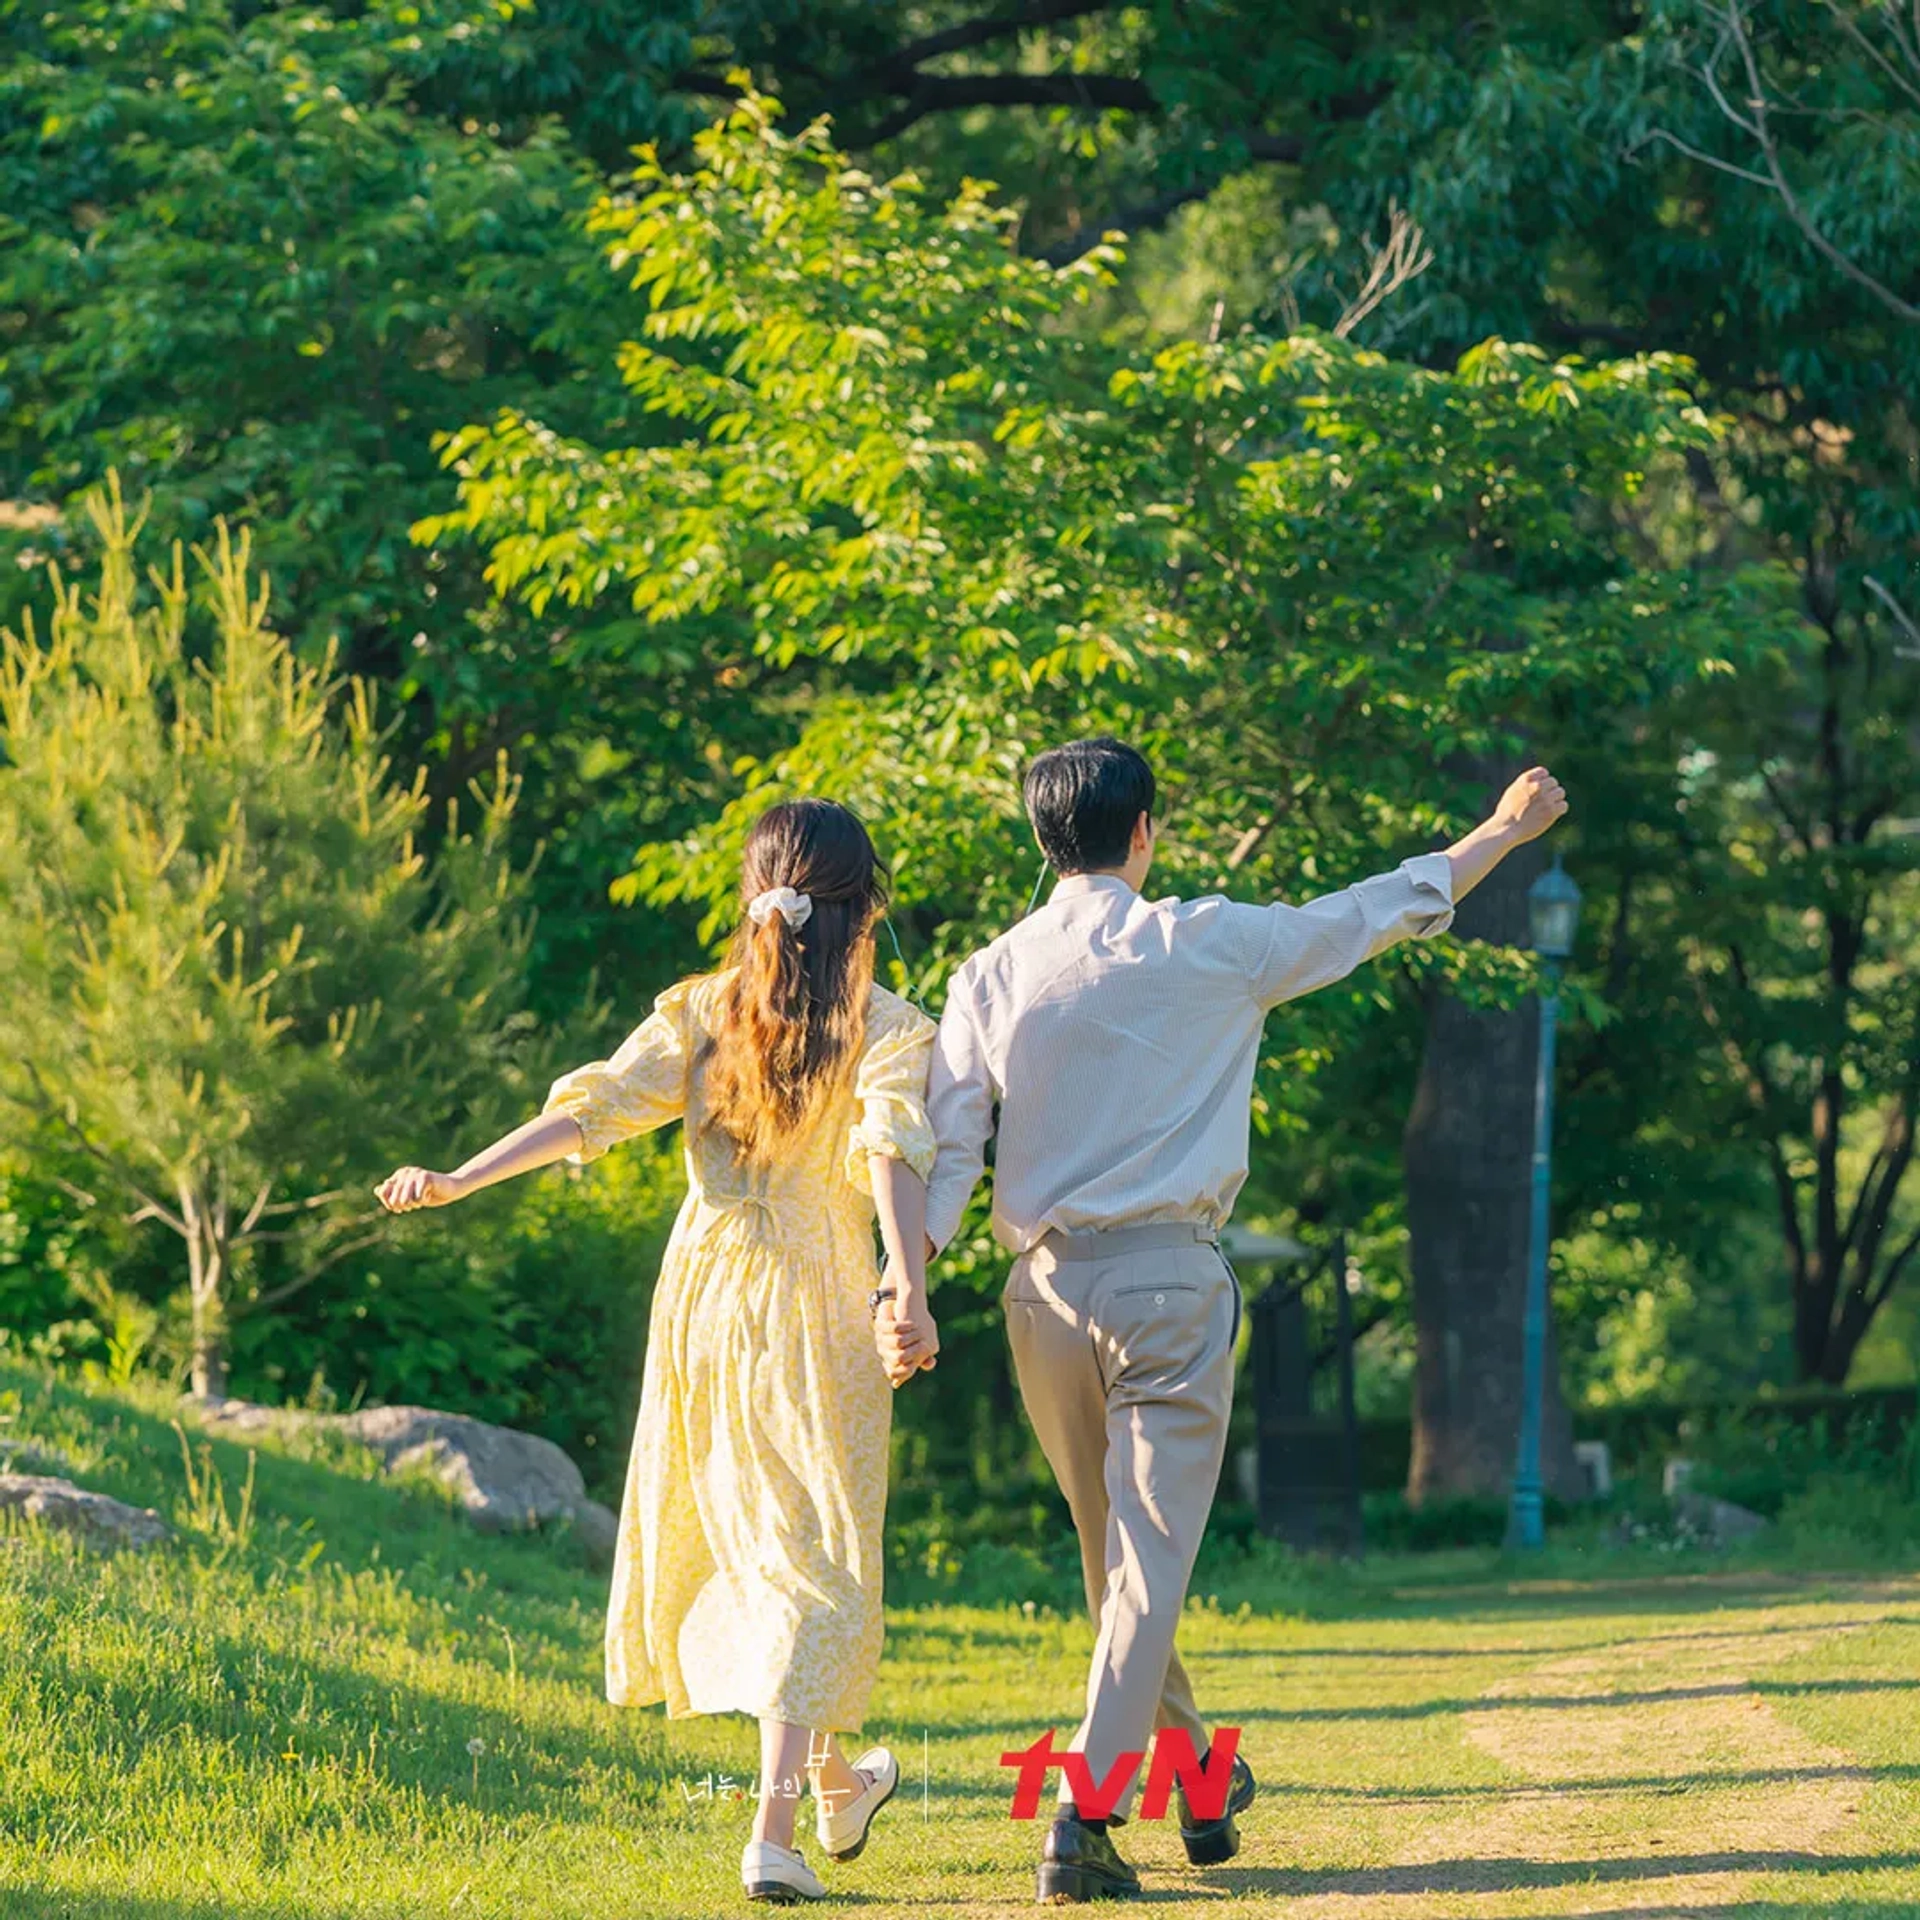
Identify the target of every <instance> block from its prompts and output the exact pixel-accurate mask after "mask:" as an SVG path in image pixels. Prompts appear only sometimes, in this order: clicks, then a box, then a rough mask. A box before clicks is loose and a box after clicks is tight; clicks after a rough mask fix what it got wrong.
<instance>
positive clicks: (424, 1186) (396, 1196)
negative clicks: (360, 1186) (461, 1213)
mask: <svg viewBox="0 0 1920 1920" xmlns="http://www.w3.org/2000/svg"><path fill="white" fill-rule="evenodd" d="M373 1191H374V1193H375V1195H376V1196H377V1197H378V1198H379V1201H380V1204H381V1205H382V1206H383V1207H385V1208H386V1210H387V1211H388V1212H389V1213H411V1212H412V1211H413V1210H414V1208H416V1207H444V1206H446V1205H447V1204H448V1202H449V1201H453V1200H458V1199H459V1198H460V1196H461V1194H463V1193H464V1192H465V1191H466V1189H465V1187H463V1186H462V1185H461V1183H460V1182H459V1181H458V1180H456V1179H455V1178H454V1177H453V1175H452V1174H450V1173H433V1172H430V1171H429V1170H428V1169H427V1168H425V1167H401V1168H400V1169H399V1170H398V1171H397V1172H394V1173H390V1174H388V1175H387V1177H386V1178H385V1179H384V1180H382V1181H381V1182H380V1184H379V1185H378V1186H377V1187H375V1188H374V1190H373Z"/></svg>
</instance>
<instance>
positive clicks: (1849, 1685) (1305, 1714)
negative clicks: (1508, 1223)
mask: <svg viewBox="0 0 1920 1920" xmlns="http://www.w3.org/2000/svg"><path fill="white" fill-rule="evenodd" d="M1915 1691H1920V1680H1798V1681H1794V1680H1727V1681H1716V1682H1715V1683H1713V1684H1712V1685H1710V1686H1702V1687H1650V1688H1648V1689H1646V1690H1645V1691H1644V1692H1638V1693H1483V1694H1474V1695H1472V1696H1470V1697H1467V1698H1462V1699H1442V1700H1412V1701H1396V1702H1393V1703H1391V1704H1389V1705H1384V1706H1354V1707H1248V1708H1246V1709H1244V1710H1243V1711H1242V1712H1241V1713H1240V1715H1239V1718H1240V1720H1242V1721H1253V1720H1273V1721H1302V1720H1305V1721H1312V1720H1428V1719H1433V1718H1436V1717H1437V1716H1439V1715H1442V1714H1450V1713H1505V1712H1508V1711H1510V1710H1512V1709H1515V1708H1521V1709H1544V1710H1546V1711H1548V1712H1552V1713H1560V1712H1564V1711H1567V1710H1569V1709H1572V1708H1575V1707H1658V1706H1668V1705H1673V1704H1676V1703H1678V1702H1680V1701H1685V1700H1738V1699H1741V1698H1743V1697H1744V1696H1746V1695H1747V1694H1752V1693H1757V1694H1760V1695H1763V1696H1765V1697H1766V1698H1769V1699H1780V1700H1793V1699H1800V1698H1804V1697H1806V1696H1808V1695H1813V1694H1821V1695H1826V1694H1858V1693H1912V1692H1915Z"/></svg>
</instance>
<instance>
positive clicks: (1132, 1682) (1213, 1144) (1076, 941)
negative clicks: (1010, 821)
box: [882, 739, 1567, 1903]
mask: <svg viewBox="0 0 1920 1920" xmlns="http://www.w3.org/2000/svg"><path fill="white" fill-rule="evenodd" d="M1025 799H1026V806H1027V814H1028V818H1029V819H1030V820H1031V821H1032V824H1033V830H1034V833H1035V836H1036V837H1037V838H1038V840H1039V843H1040V848H1041V851H1042V852H1043V853H1044V854H1045V855H1046V858H1047V861H1048V863H1049V864H1050V865H1051V866H1052V868H1053V869H1054V871H1055V873H1056V874H1057V875H1058V876H1059V880H1058V883H1057V884H1056V885H1055V887H1054V889H1053V892H1052V894H1051V896H1050V897H1049V899H1048V901H1047V903H1046V904H1045V905H1044V906H1043V907H1041V908H1039V909H1038V910H1037V911H1036V912H1034V913H1031V914H1029V915H1028V916H1027V918H1026V919H1024V920H1022V921H1021V922H1020V923H1019V925H1017V926H1016V927H1014V928H1013V929H1012V930H1011V931H1010V932H1008V933H1005V934H1003V935H1002V936H1001V937H1000V938H999V939H998V940H995V941H994V942H993V943H992V945H991V946H988V947H987V948H985V949H984V950H982V951H981V952H978V953H975V954H973V955H971V956H970V957H969V958H968V959H967V960H966V961H965V962H964V963H963V964H962V965H961V967H960V968H959V970H958V972H957V973H956V974H955V975H954V977H953V981H952V984H951V986H950V987H949V989H948V994H947V1004H946V1009H945V1012H944V1015H943V1017H942V1019H941V1023H940V1035H939V1040H938V1043H937V1047H936V1051H935V1056H934V1065H933V1071H932V1080H931V1085H930V1088H929V1096H928V1097H929V1105H930V1107H931V1111H932V1116H933V1122H934V1128H935V1131H936V1133H937V1134H938V1136H939V1141H940V1146H939V1157H938V1159H937V1161H936V1163H935V1166H934V1171H933V1175H932V1178H931V1181H930V1183H929V1188H928V1200H927V1237H928V1240H929V1242H930V1244H931V1246H932V1248H933V1249H934V1251H936V1252H938V1251H939V1250H940V1249H941V1248H943V1247H944V1246H945V1245H946V1244H947V1242H948V1241H949V1240H950V1239H951V1238H952V1237H953V1235H954V1233H955V1232H956V1231H957V1230H958V1228H959V1225H960V1220H961V1215H962V1214H963V1213H964V1211H965V1209H966V1205H967V1200H968V1197H969V1196H970V1195H971V1193H972V1191H973V1188H974V1185H975V1183H976V1182H977V1181H978V1179H979V1177H980V1173H981V1169H982V1166H983V1164H984V1158H985V1147H986V1143H987V1140H988V1138H989V1136H990V1135H994V1134H995V1133H996V1121H995V1108H996V1106H997V1107H998V1110H999V1111H998V1122H997V1148H996V1153H995V1170H994V1194H993V1230H994V1235H995V1237H996V1238H997V1239H998V1240H999V1241H1000V1243H1001V1244H1002V1245H1003V1246H1005V1247H1006V1248H1008V1250H1009V1251H1011V1252H1012V1253H1013V1254H1014V1255H1015V1256H1016V1258H1015V1260H1014V1264H1013V1271H1012V1274H1011V1276H1010V1278H1009V1280H1008V1282H1007V1286H1006V1290H1005V1295H1004V1303H1005V1311H1006V1324H1007V1338H1008V1342H1009V1344H1010V1346H1011V1348H1012V1352H1013V1362H1014V1369H1015V1372H1016V1374H1017V1376H1018V1379H1019V1383H1020V1393H1021V1398H1022V1399H1023V1400H1024V1402H1025V1404H1026V1408H1027V1413H1028V1416H1029V1418H1030V1419H1031V1420H1032V1422H1033V1426H1034V1431H1035V1433H1036V1434H1037V1435H1038V1437H1039V1440H1040V1444H1041V1447H1042V1449H1043V1450H1044V1451H1045V1453H1046V1456H1047V1460H1048V1462H1049V1464H1050V1465H1051V1466H1052V1468H1053V1471H1054V1474H1055V1476H1056V1477H1057V1478H1058V1480H1059V1482H1060V1487H1061V1490H1062V1492H1064V1493H1065V1495H1066V1498H1067V1504H1068V1506H1069V1508H1070V1509H1071V1511H1072V1514H1073V1521H1074V1527H1075V1530H1076V1532H1077V1533H1078V1535H1079V1540H1080V1558H1081V1566H1082V1569H1083V1572H1084V1575H1085V1580H1086V1591H1087V1605H1088V1607H1089V1609H1090V1611H1091V1612H1092V1614H1093V1616H1094V1619H1095V1621H1096V1623H1097V1627H1098V1634H1097V1638H1096V1640H1095V1643H1094V1652H1093V1663H1092V1669H1091V1672H1090V1673H1089V1675H1088V1680H1087V1695H1086V1710H1085V1713H1084V1715H1083V1717H1082V1719H1081V1721H1080V1725H1079V1727H1078V1729H1077V1730H1076V1732H1075V1733H1074V1736H1073V1739H1072V1741H1071V1742H1070V1745H1069V1751H1072V1752H1076V1753H1080V1754H1083V1755H1084V1756H1085V1762H1086V1776H1087V1777H1088V1778H1089V1779H1090V1780H1091V1781H1092V1782H1093V1783H1095V1785H1096V1786H1097V1785H1098V1784H1099V1783H1101V1782H1105V1781H1108V1780H1110V1779H1111V1778H1112V1777H1113V1774H1114V1769H1115V1767H1116V1765H1117V1763H1118V1759H1119V1756H1120V1755H1122V1754H1125V1753H1140V1752H1143V1751H1144V1750H1145V1749H1146V1748H1147V1745H1148V1735H1149V1734H1150V1733H1152V1732H1154V1731H1156V1730H1158V1729H1162V1728H1178V1729H1179V1730H1180V1731H1182V1732H1184V1733H1185V1734H1186V1735H1187V1737H1188V1738H1189V1740H1190V1741H1191V1742H1192V1747H1193V1751H1194V1753H1195V1755H1196V1756H1199V1757H1200V1759H1201V1760H1202V1763H1203V1764H1204V1763H1205V1759H1206V1756H1207V1754H1208V1750H1209V1744H1210V1736H1209V1734H1208V1730H1207V1726H1206V1723H1205V1722H1204V1721H1203V1720H1202V1719H1201V1717H1200V1713H1199V1709H1198V1708H1197V1707H1196V1705H1195V1704H1194V1698H1193V1690H1192V1688H1191V1686H1190V1685H1189V1684H1188V1680H1187V1675H1186V1671H1185V1669H1184V1668H1183V1667H1182V1665H1181V1663H1180V1657H1179V1655H1178V1654H1177V1653H1176V1652H1175V1651H1174V1644H1173V1641H1174V1626H1175V1623H1176V1622H1177V1621H1178V1620H1179V1618H1180V1612H1181V1608H1182V1607H1183V1606H1184V1604H1185V1601H1186V1592H1187V1582H1188V1580H1189V1578H1190V1577H1191V1574H1192V1571H1193V1562H1194V1556H1195V1554H1196V1552H1197V1551H1198V1548H1199V1545H1200V1537H1201V1534H1202V1531H1203V1530H1204V1528H1205V1525H1206V1519H1207V1514H1208V1510H1209V1509H1210V1507H1211V1505H1212V1502H1213V1495H1214V1488H1215V1485H1216V1482H1217V1481H1218V1478H1219V1473H1220V1464H1221V1458H1222V1454H1223V1452H1224V1449H1225V1442H1226V1432H1227V1415H1228V1412H1229V1410H1230V1408H1231V1405H1232V1397H1233V1350H1234V1342H1235V1338H1236V1336H1237V1335H1238V1333H1239V1328H1240V1309H1241V1302H1240V1291H1239V1285H1238V1282H1237V1281H1236V1280H1235V1278H1234V1275H1233V1273H1232V1270H1231V1269H1230V1268H1229V1267H1228V1265H1227V1263H1226V1261H1225V1260H1224V1259H1223V1258H1222V1256H1221V1253H1220V1250H1219V1236H1220V1229H1221V1227H1222V1226H1224V1225H1225V1223H1226V1221H1227V1219H1228V1216H1229V1215H1230V1214H1231V1213H1232V1210H1233V1203H1234V1199H1235V1196H1236V1195H1237V1194H1238V1193H1239V1191H1240V1187H1241V1185H1242V1183H1243V1182H1244V1181H1245V1179H1246V1175H1247V1137H1248V1114H1249V1101H1250V1096H1251V1092H1252V1086H1253V1073H1254V1063H1255V1057H1256V1054H1257V1052H1258V1049H1259V1042H1260V1033H1261V1027H1262V1024H1263V1022H1264V1020H1265V1018H1266V1014H1267V1010H1268V1009H1269V1008H1271V1007H1274V1006H1277V1005H1278V1004H1279V1003H1280V1002H1282V1001H1284V1000H1291V999H1294V998H1296V997H1298V996H1299V995H1301V994H1305V993H1311V992H1312V991H1313V990H1314V989H1315V988H1316V987H1322V986H1325V985H1327V984H1328V983H1329V982H1330V981H1334V980H1338V979H1341V978H1342V977H1343V976H1345V975H1346V974H1349V973H1351V972H1352V971H1353V970H1354V968H1355V967H1357V966H1359V965H1360V963H1361V962H1362V961H1363V960H1367V959H1369V958H1371V957H1372V956H1373V955H1375V954H1378V953H1381V952H1383V951H1385V950H1386V949H1387V948H1388V947H1390V946H1392V945H1394V944H1395V943H1396V942H1397V941H1400V940H1402V939H1405V938H1408V937H1409V936H1419V935H1425V934H1434V933H1439V932H1442V931H1443V930H1444V929H1445V928H1446V927H1447V926H1449V925H1450V924H1451V922H1452V919H1453V910H1454V907H1455V905H1456V904H1457V903H1458V901H1459V900H1460V899H1461V898H1462V897H1463V896H1464V895H1465V894H1466V893H1467V892H1468V891H1469V890H1470V889H1471V888H1472V887H1474V886H1475V885H1477V884H1478V882H1479V881H1481V880H1482V879H1484V878H1485V876H1486V875H1487V873H1488V872H1490V871H1491V870H1492V868H1493V867H1494V866H1495V865H1496V864H1497V863H1498V862H1499V861H1500V860H1501V859H1503V858H1504V857H1505V856H1506V855H1507V854H1508V853H1510V852H1512V850H1513V849H1514V848H1515V847H1517V846H1520V845H1522V844H1523V843H1524V842H1526V841H1528V840H1532V839H1534V838H1536V837H1538V836H1539V835H1540V834H1542V833H1544V832H1545V831H1546V830H1547V828H1548V827H1549V826H1551V825H1552V823H1553V822H1554V821H1555V820H1557V819H1558V818H1559V817H1560V815H1561V814H1563V813H1564V812H1565V811H1566V804H1567V803H1566V799H1565V796H1564V794H1563V792H1562V790H1561V788H1560V785H1559V783H1558V782H1557V781H1556V780H1554V778H1553V777H1552V775H1550V774H1549V773H1548V772H1547V771H1546V769H1545V768H1543V767H1535V768H1532V769H1531V770H1529V771H1528V772H1526V773H1523V774H1522V775H1521V776H1520V777H1519V779H1517V780H1516V781H1514V783H1513V784H1512V785H1511V786H1510V787H1509V788H1508V789H1507V791H1506V793H1505V794H1504V795H1503V797H1502V798H1501V801H1500V804H1499V806H1498V807H1496V808H1495V810H1494V812H1493V814H1492V816H1491V817H1490V818H1489V819H1488V820H1487V821H1486V822H1485V823H1483V824H1482V825H1481V826H1479V827H1476V828H1475V829H1474V830H1473V832H1472V833H1470V834H1468V835H1467V836H1466V838H1465V839H1464V840H1462V841H1460V842H1459V844H1458V845H1456V846H1453V847H1450V848H1448V849H1447V850H1446V851H1444V852H1433V853H1422V854H1415V855H1414V856H1412V857H1411V858H1410V859H1407V860H1403V861H1402V862H1401V863H1400V866H1399V868H1398V869H1397V870H1396V871H1394V872H1392V873H1385V874H1379V875H1376V876H1374V877H1373V878H1372V879H1368V880H1363V881H1361V882H1360V883H1359V884H1358V885H1357V886H1352V887H1347V888H1345V889H1343V890H1342V891H1340V892H1338V893H1333V894H1328V895H1326V896H1325V897H1324V898H1321V899H1317V900H1313V901H1310V902H1308V903H1307V904H1306V905H1305V906H1299V907H1295V906H1288V905H1284V904H1275V905H1271V906H1251V905H1246V904H1242V903H1240V902H1236V901H1232V900H1227V899H1223V898H1221V897H1220V896H1218V895H1209V896H1207V897H1205V898H1203V899H1198V900H1176V899H1165V900H1157V901H1149V900H1146V899H1144V898H1143V897H1142V895H1141V892H1140V889H1141V886H1142V885H1143V883H1144V882H1145V880H1146V877H1147V869H1148V867H1149V865H1150V864H1151V862H1152V859H1153V851H1154V839H1155V826H1154V817H1153V816H1154V779H1153V772H1152V770H1151V768H1149V766H1148V765H1147V763H1146V761H1145V760H1144V759H1143V758H1142V757H1141V756H1140V755H1139V754H1138V753H1136V752H1135V751H1134V750H1133V749H1132V748H1131V747H1127V746H1124V745H1122V744H1121V743H1120V742H1119V741H1117V740H1112V739H1096V740H1077V741H1074V742H1072V743H1071V744H1070V745H1067V746H1063V747H1056V748H1054V749H1053V750H1052V751H1051V752H1048V753H1043V754H1042V755H1041V756H1040V757H1039V758H1038V759H1037V760H1036V761H1035V762H1034V763H1033V765H1032V766H1031V767H1030V768H1029V769H1028V771H1027V776H1026V781H1025ZM882 1338H883V1350H884V1342H885V1341H886V1340H888V1339H891V1340H892V1341H893V1342H894V1344H895V1345H896V1346H900V1347H902V1348H903V1351H902V1352H901V1353H900V1354H899V1355H898V1356H897V1359H898V1361H899V1363H900V1364H910V1363H911V1360H912V1355H911V1354H910V1353H908V1352H906V1351H904V1348H905V1346H906V1344H908V1343H909V1342H910V1338H911V1337H910V1336H908V1335H906V1334H903V1333H887V1332H886V1331H885V1330H884V1329H883V1334H882ZM1138 1785H1139V1769H1138V1768H1137V1767H1136V1768H1135V1769H1134V1771H1133V1773H1132V1774H1131V1775H1130V1776H1129V1778H1128V1779H1127V1782H1126V1785H1125V1787H1124V1789H1123V1790H1122V1792H1121V1795H1120V1797H1119V1799H1118V1800H1117V1801H1115V1802H1114V1803H1113V1806H1112V1810H1111V1813H1110V1815H1109V1816H1108V1817H1106V1818H1102V1817H1100V1816H1099V1815H1098V1814H1097V1813H1089V1812H1086V1811H1084V1810H1083V1809H1082V1808H1080V1807H1079V1806H1078V1805H1076V1803H1075V1799H1074V1795H1073V1790H1072V1784H1071V1780H1070V1779H1069V1777H1068V1776H1067V1770H1066V1769H1064V1768H1063V1769H1062V1780H1061V1790H1060V1806H1059V1809H1058V1817H1057V1818H1056V1819H1055V1821H1054V1822H1053V1825H1052V1828H1051V1831H1050V1832H1049V1834H1048V1836H1047V1840H1046V1843H1045V1847H1044V1850H1043V1853H1042V1858H1041V1863H1040V1869H1039V1895H1040V1898H1041V1899H1042V1900H1043V1901H1051V1902H1058V1903H1068V1902H1073V1901H1080V1900H1090V1899H1098V1898H1103V1897H1111V1896H1115V1895H1127V1894H1133V1893H1136V1892H1138V1891H1139V1886H1140V1882H1139V1877H1138V1876H1137V1875H1136V1874H1135V1873H1134V1871H1133V1869H1132V1868H1131V1867H1129V1866H1128V1865H1127V1864H1126V1862H1125V1861H1124V1860H1122V1858H1121V1857H1120V1855H1119V1852H1118V1851H1117V1849H1116V1848H1115V1846H1114V1843H1113V1841H1112V1839H1111V1838H1110V1837H1109V1834H1108V1831H1107V1829H1108V1826H1109V1823H1110V1822H1111V1824H1115V1825H1118V1824H1123V1823H1124V1821H1125V1819H1126V1817H1127V1815H1128V1813H1129V1811H1130V1810H1131V1807H1132V1804H1133V1796H1134V1793H1135V1791H1136V1789H1137V1787H1138ZM1253 1792H1254V1781H1253V1775H1252V1772H1251V1770H1250V1769H1249V1768H1248V1767H1247V1765H1246V1763H1245V1761H1244V1760H1242V1759H1240V1758H1239V1757H1238V1756H1236V1758H1235V1761H1234V1766H1233V1771H1232V1776H1231V1786H1230V1789H1229V1796H1228V1800H1227V1804H1226V1810H1225V1811H1224V1813H1223V1814H1221V1815H1220V1816H1219V1817H1218V1818H1215V1819H1205V1818H1198V1817H1196V1816H1195V1814H1194V1811H1193V1809H1192V1808H1191V1806H1190V1805H1189V1804H1188V1801H1187V1796H1186V1794H1185V1792H1184V1790H1182V1791H1181V1793H1180V1795H1179V1806H1180V1814H1181V1837H1182V1839H1183V1841H1184V1842H1185V1845H1186V1850H1187V1856H1188V1858H1189V1859H1190V1860H1192V1861H1194V1862H1195V1863H1196V1864H1212V1863H1215V1862H1218V1861H1222V1860H1227V1859H1230V1858H1232V1856H1233V1855H1234V1853H1235V1852H1237V1851H1238V1848H1239V1835H1238V1830H1237V1828H1236V1826H1235V1820H1234V1816H1235V1815H1236V1814H1237V1813H1239V1812H1241V1811H1243V1810H1244V1809H1245V1807H1246V1806H1247V1804H1248V1803H1249V1802H1250V1801H1251V1800H1252V1798H1253Z"/></svg>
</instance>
